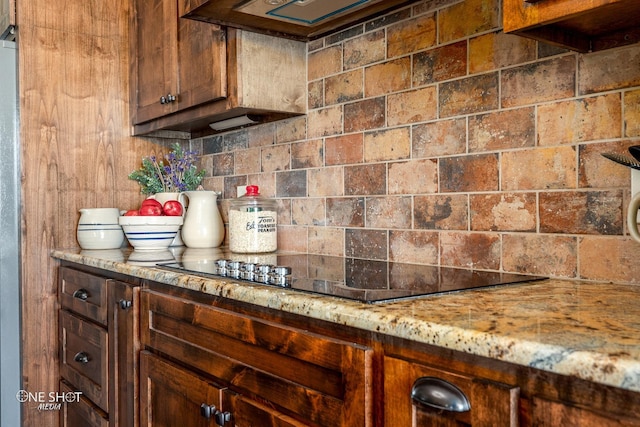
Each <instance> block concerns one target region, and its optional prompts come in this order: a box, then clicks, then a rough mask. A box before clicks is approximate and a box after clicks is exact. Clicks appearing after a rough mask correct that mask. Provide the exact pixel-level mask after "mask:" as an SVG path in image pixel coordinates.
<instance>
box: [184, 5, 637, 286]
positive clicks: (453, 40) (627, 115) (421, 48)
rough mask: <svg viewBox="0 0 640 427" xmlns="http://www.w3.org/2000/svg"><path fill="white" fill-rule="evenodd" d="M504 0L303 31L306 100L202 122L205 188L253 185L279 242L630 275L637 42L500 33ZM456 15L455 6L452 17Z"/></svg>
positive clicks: (489, 265) (329, 250)
mask: <svg viewBox="0 0 640 427" xmlns="http://www.w3.org/2000/svg"><path fill="white" fill-rule="evenodd" d="M501 4H502V1H501V0H464V1H463V0H424V1H416V2H415V3H413V4H411V5H409V6H406V7H405V8H402V9H400V10H397V11H395V12H393V13H391V14H388V15H385V16H380V17H377V18H374V19H372V20H371V21H368V22H365V23H363V24H360V25H357V26H354V27H352V28H347V29H345V30H344V31H340V32H338V33H336V34H332V35H330V36H327V37H325V38H322V39H318V40H314V41H312V42H310V43H308V90H309V93H308V108H309V111H308V114H307V115H306V116H302V117H298V118H293V119H289V120H285V121H281V122H275V123H270V124H265V125H260V126H254V127H249V128H246V129H241V130H236V131H231V132H228V133H224V134H220V135H216V136H212V137H205V138H202V139H200V140H194V141H193V142H195V143H198V142H201V145H202V153H203V157H202V159H201V164H202V166H203V167H205V168H206V170H207V171H208V175H207V178H206V179H205V183H204V185H205V187H206V188H208V189H213V190H217V191H223V198H222V200H221V211H222V213H223V219H225V220H226V218H227V211H228V204H229V199H230V198H232V197H235V194H236V187H237V186H238V185H246V184H256V185H259V186H260V189H261V193H262V194H263V195H264V196H266V197H277V198H278V204H279V209H280V212H279V217H278V219H279V228H278V245H279V248H281V249H284V250H293V251H308V252H311V253H319V254H327V255H336V256H344V255H346V256H353V257H357V258H368V259H380V260H391V261H397V262H408V263H416V264H429V265H446V266H453V267H460V268H474V269H481V270H493V271H505V272H515V273H525V274H537V275H546V276H551V277H560V278H576V279H581V280H600V281H613V282H617V283H640V263H638V262H637V260H638V259H640V244H638V243H636V242H635V241H633V240H632V239H631V238H630V237H629V236H628V235H627V227H626V219H625V218H626V208H627V205H628V203H629V200H630V196H631V194H630V185H629V175H630V173H629V170H628V169H627V168H625V167H622V166H620V165H617V164H615V163H613V162H611V161H609V160H607V159H605V158H604V157H602V156H601V153H603V152H616V153H626V152H627V147H628V146H630V145H634V144H640V45H639V44H635V45H630V46H626V47H622V48H617V49H611V50H607V51H602V52H597V53H590V54H578V53H575V52H571V51H568V50H565V49H559V48H556V47H553V46H550V45H546V44H543V43H538V42H535V41H532V40H529V39H526V38H522V37H519V36H515V35H507V34H503V33H502V31H501V23H500V16H501V11H500V7H501ZM461 17H464V19H462V18H461Z"/></svg>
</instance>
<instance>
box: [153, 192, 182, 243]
mask: <svg viewBox="0 0 640 427" xmlns="http://www.w3.org/2000/svg"><path fill="white" fill-rule="evenodd" d="M147 199H155V200H157V201H158V202H160V203H162V205H163V206H164V204H165V203H166V202H167V201H169V200H177V201H179V202H180V203H182V208H183V209H182V217H183V218H184V214H185V212H186V206H185V202H184V197H183V196H182V194H181V193H178V192H171V191H166V192H162V193H156V194H152V195H151V196H149V197H147ZM171 246H184V243H183V242H182V237H181V232H180V230H178V232H177V233H176V237H175V238H174V239H173V241H172V242H171V244H170V245H169V247H171Z"/></svg>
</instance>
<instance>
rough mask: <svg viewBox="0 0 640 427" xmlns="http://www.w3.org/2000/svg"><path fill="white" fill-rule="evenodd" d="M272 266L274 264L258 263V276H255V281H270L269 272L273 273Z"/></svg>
mask: <svg viewBox="0 0 640 427" xmlns="http://www.w3.org/2000/svg"><path fill="white" fill-rule="evenodd" d="M271 268H272V266H271V265H269V264H258V265H256V276H255V278H254V281H255V282H260V283H269V273H271Z"/></svg>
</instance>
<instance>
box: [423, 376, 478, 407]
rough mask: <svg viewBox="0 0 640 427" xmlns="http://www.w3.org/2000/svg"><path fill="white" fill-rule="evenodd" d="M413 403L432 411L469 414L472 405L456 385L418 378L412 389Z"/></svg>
mask: <svg viewBox="0 0 640 427" xmlns="http://www.w3.org/2000/svg"><path fill="white" fill-rule="evenodd" d="M411 400H413V402H415V403H417V404H419V405H422V406H425V407H428V408H432V409H438V410H442V411H449V412H467V411H468V410H470V409H471V404H470V403H469V399H467V396H465V394H464V393H463V392H462V390H460V389H459V388H458V387H456V386H455V385H453V384H451V383H450V382H447V381H445V380H442V379H440V378H436V377H422V378H418V379H417V380H416V381H415V382H414V383H413V387H412V388H411Z"/></svg>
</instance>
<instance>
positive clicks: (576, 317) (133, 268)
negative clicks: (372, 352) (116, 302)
mask: <svg viewBox="0 0 640 427" xmlns="http://www.w3.org/2000/svg"><path fill="white" fill-rule="evenodd" d="M52 255H53V257H55V258H58V259H61V260H66V261H71V262H75V263H79V264H83V265H87V266H92V267H97V268H101V269H104V270H109V271H114V272H118V273H123V274H126V275H130V276H134V277H139V278H143V279H149V280H153V281H157V282H161V283H165V284H170V285H174V286H180V287H183V288H188V289H193V290H197V291H201V292H205V293H209V294H213V295H220V296H223V297H226V298H231V299H235V300H238V301H243V302H247V303H251V304H255V305H259V306H263V307H268V308H273V309H276V310H283V311H286V312H290V313H295V314H300V315H303V316H308V317H312V318H316V319H321V320H326V321H329V322H333V323H336V324H341V325H348V326H353V327H356V328H360V329H364V330H370V331H375V332H379V333H383V334H387V335H391V336H396V337H401V338H406V339H409V340H412V341H418V342H422V343H427V344H433V345H436V346H440V347H446V348H450V349H455V350H458V351H462V352H466V353H471V354H475V355H480V356H486V357H490V358H493V359H498V360H503V361H506V362H511V363H515V364H519V365H524V366H531V367H534V368H538V369H542V370H546V371H550V372H554V373H558V374H564V375H570V376H575V377H579V378H583V379H586V380H590V381H594V382H597V383H602V384H607V385H612V386H615V387H620V388H623V389H627V390H633V391H638V392H640V286H630V285H612V284H606V283H586V282H578V281H566V280H553V279H548V280H542V281H536V282H531V283H523V284H518V285H511V286H504V287H497V288H484V289H478V290H469V291H464V292H458V293H449V294H442V295H433V296H426V297H419V298H414V299H407V300H400V301H396V302H390V303H377V304H364V303H359V302H354V301H349V300H345V299H340V298H333V297H327V296H319V295H312V294H309V293H303V292H299V291H292V290H287V289H283V288H276V287H272V286H265V285H257V284H256V285H254V284H250V283H246V282H245V283H243V282H234V281H232V280H225V279H222V278H220V279H206V278H202V277H197V276H191V275H187V274H180V273H174V272H170V271H166V270H161V269H157V268H153V267H148V266H144V265H137V264H136V263H134V262H132V261H131V260H130V251H129V250H122V251H121V250H114V251H79V250H76V249H71V250H57V251H54V252H53V254H52ZM139 264H144V262H142V263H139Z"/></svg>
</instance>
